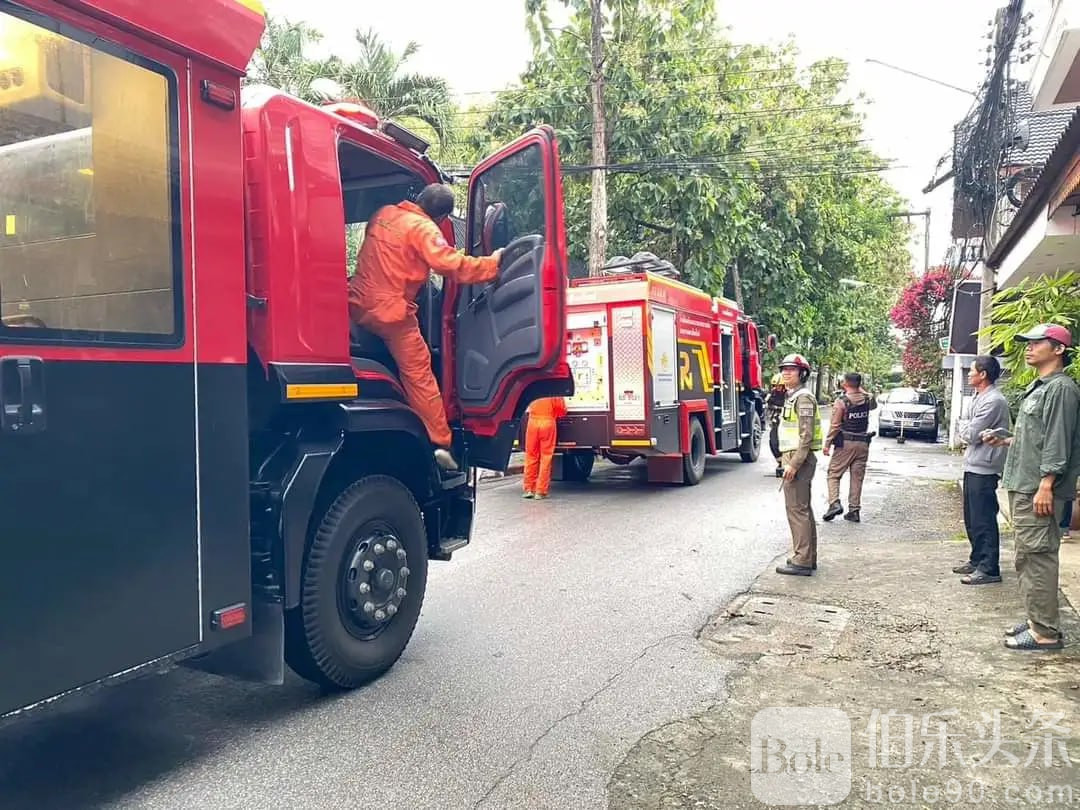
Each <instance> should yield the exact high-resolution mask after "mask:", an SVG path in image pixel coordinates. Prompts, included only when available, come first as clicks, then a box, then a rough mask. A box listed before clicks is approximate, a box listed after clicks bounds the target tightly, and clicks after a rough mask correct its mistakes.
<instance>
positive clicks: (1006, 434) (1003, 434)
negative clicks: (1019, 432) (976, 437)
mask: <svg viewBox="0 0 1080 810" xmlns="http://www.w3.org/2000/svg"><path fill="white" fill-rule="evenodd" d="M983 435H984V436H993V437H994V438H995V439H1011V438H1012V437H1013V434H1012V431H1010V430H1007V429H1005V428H994V429H993V430H984V431H983Z"/></svg>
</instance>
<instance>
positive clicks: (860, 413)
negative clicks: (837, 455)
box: [840, 394, 870, 434]
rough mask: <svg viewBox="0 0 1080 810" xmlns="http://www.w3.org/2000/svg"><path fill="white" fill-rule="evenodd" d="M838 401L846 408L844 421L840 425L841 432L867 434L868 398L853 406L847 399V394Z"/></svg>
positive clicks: (868, 424)
mask: <svg viewBox="0 0 1080 810" xmlns="http://www.w3.org/2000/svg"><path fill="white" fill-rule="evenodd" d="M840 400H841V401H842V402H843V403H844V406H845V408H846V411H845V413H844V421H843V422H841V423H840V428H841V430H843V431H844V432H845V433H859V434H865V433H867V432H868V431H869V430H870V400H869V398H867V399H865V400H863V401H862V402H861V403H859V404H858V405H855V404H853V403H852V401H851V400H850V399H848V397H847V394H845V395H844V396H842V397H840Z"/></svg>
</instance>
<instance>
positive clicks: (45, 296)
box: [0, 7, 180, 342]
mask: <svg viewBox="0 0 1080 810" xmlns="http://www.w3.org/2000/svg"><path fill="white" fill-rule="evenodd" d="M5 8H6V7H5ZM39 19H40V18H36V17H35V20H39ZM66 33H67V32H66V31H63V29H62V27H61V26H60V25H59V24H54V23H47V24H38V23H37V22H30V21H29V20H25V19H22V18H21V17H19V16H16V14H14V13H8V12H6V11H0V315H2V316H3V318H4V324H5V326H22V327H33V328H38V329H41V328H46V329H50V330H54V331H56V332H57V333H58V334H57V335H56V336H65V335H69V334H71V333H83V334H81V335H78V336H77V337H79V338H80V339H83V340H87V339H89V340H95V339H109V335H110V334H113V333H119V334H121V335H123V336H124V339H128V340H130V339H131V337H132V335H133V334H136V335H145V336H147V339H148V340H150V341H152V342H157V341H159V340H161V339H162V338H163V337H166V336H171V335H174V334H176V333H177V332H178V320H179V319H178V313H179V308H178V306H177V303H176V296H174V292H175V291H176V290H178V289H179V288H180V285H179V284H178V283H177V282H176V279H177V273H178V265H179V262H178V260H177V256H178V246H179V238H178V235H177V234H176V233H174V224H175V223H176V222H177V217H176V216H175V207H176V206H177V205H178V193H179V181H178V176H179V172H178V163H177V159H176V158H177V156H176V154H175V146H174V145H175V140H174V136H173V122H174V119H175V115H174V112H175V106H174V103H175V93H174V91H173V88H172V84H173V80H172V77H171V74H167V73H166V72H165V71H164V70H162V69H158V68H155V67H154V66H152V65H149V63H144V62H143V61H142V60H139V59H136V58H135V57H133V56H130V55H127V54H125V53H124V52H123V51H121V50H120V49H118V48H115V47H113V46H111V45H109V44H107V43H105V42H104V41H102V40H94V42H95V46H94V47H91V46H90V45H87V44H83V43H82V42H80V41H78V40H77V39H75V38H73V37H76V36H79V35H77V34H74V33H73V34H72V35H71V36H67V35H66ZM71 336H72V337H73V338H74V337H76V335H74V334H71Z"/></svg>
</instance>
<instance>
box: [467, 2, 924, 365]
mask: <svg viewBox="0 0 1080 810" xmlns="http://www.w3.org/2000/svg"><path fill="white" fill-rule="evenodd" d="M559 3H560V4H561V5H562V6H564V7H565V8H566V9H567V10H568V11H569V21H568V22H567V24H566V25H565V26H562V27H559V28H556V27H553V26H552V24H551V15H550V14H549V10H550V9H549V6H548V3H547V2H545V1H544V0H527V2H526V10H527V11H528V12H529V22H530V32H531V33H532V36H533V42H534V46H535V52H534V56H533V60H532V62H531V64H530V65H529V67H528V69H527V70H526V72H525V73H524V74H523V75H522V77H521V82H520V87H519V88H516V89H512V90H508V91H506V92H503V93H501V94H499V96H498V97H497V100H496V102H495V103H494V105H492V106H489V107H487V108H485V109H480V110H474V111H472V112H471V113H470V120H471V121H473V122H477V123H479V126H478V127H477V128H476V134H475V135H474V136H473V137H471V138H469V146H470V147H471V154H472V156H473V157H474V158H478V157H479V156H480V155H481V154H482V153H485V152H487V151H490V149H491V148H493V147H494V146H496V145H497V144H498V143H500V142H505V141H506V140H508V139H510V138H512V137H515V136H517V135H519V134H520V133H521V132H523V131H524V130H526V129H528V128H530V127H531V126H533V125H535V124H539V123H549V124H551V125H552V126H554V127H555V129H556V131H557V132H558V133H559V140H560V152H561V156H562V160H563V163H564V167H565V174H566V175H567V180H566V183H565V186H564V191H565V198H566V209H567V231H568V237H569V238H568V243H569V249H570V252H571V256H572V258H574V259H577V260H579V261H584V260H585V258H586V256H585V251H586V249H587V245H588V228H589V197H590V189H589V183H588V181H589V174H590V171H591V167H590V166H589V165H588V164H589V161H590V154H591V144H592V118H591V109H590V105H589V95H588V94H589V75H590V54H589V47H588V42H589V38H590V25H591V22H590V15H589V3H588V2H587V0H559ZM714 5H715V4H714V3H713V2H712V0H688V2H681V3H676V2H670V1H669V0H646V1H645V2H640V3H629V2H621V1H616V0H609V2H607V3H606V4H605V20H606V23H605V39H606V46H605V47H606V63H605V84H606V92H605V98H606V107H607V111H608V126H607V139H608V143H607V151H608V155H609V163H610V165H609V166H608V167H607V169H608V178H609V179H608V215H609V219H608V223H609V224H608V231H609V236H608V243H609V253H610V254H611V255H616V254H619V255H631V254H633V253H635V252H637V251H639V250H649V251H652V252H653V253H656V254H657V255H659V256H662V257H664V258H667V259H670V260H671V261H672V262H673V263H674V264H675V265H676V266H677V267H679V268H680V269H681V270H682V272H683V274H684V278H686V279H687V280H688V281H690V282H692V283H694V284H697V285H699V286H702V287H703V288H705V289H707V290H709V291H711V292H713V293H717V294H719V293H722V292H724V290H725V286H726V289H727V290H728V291H729V292H730V293H731V294H733V295H736V296H737V297H740V298H741V299H742V300H743V302H744V305H745V306H746V308H747V310H748V311H749V312H750V313H752V314H753V315H754V316H755V317H756V318H757V319H758V320H759V321H762V322H763V323H765V324H766V325H767V326H768V327H769V328H771V329H773V330H774V331H776V332H777V333H778V334H779V336H780V338H781V349H782V350H784V351H787V350H798V351H803V352H807V353H808V354H809V355H810V356H811V358H812V359H814V360H815V362H819V363H821V362H827V363H828V364H829V365H831V366H833V367H835V368H848V367H859V368H861V369H862V370H864V371H866V370H870V371H875V372H878V373H881V372H883V371H884V370H885V369H886V368H887V367H888V365H889V364H891V362H893V359H894V358H895V354H896V352H895V346H894V345H893V342H892V340H891V338H890V336H889V322H888V314H887V313H888V308H889V305H890V304H891V303H892V298H893V297H894V291H895V290H896V288H897V287H898V286H899V285H900V283H901V279H902V278H903V277H904V271H905V270H906V268H907V266H908V265H909V262H910V259H909V257H908V254H907V251H906V247H905V226H904V224H903V223H902V222H901V221H899V220H897V219H895V218H890V217H889V214H890V213H891V212H894V211H896V210H899V209H900V208H901V207H902V204H901V201H900V200H899V198H898V196H897V195H896V193H895V192H894V191H893V190H892V189H890V188H889V187H888V186H887V185H886V184H885V183H884V182H883V181H882V180H881V178H880V177H877V176H876V174H875V173H876V172H877V171H878V170H879V169H880V168H881V167H882V166H883V165H884V164H883V162H882V161H881V160H880V159H879V158H877V157H876V156H875V155H873V154H872V153H871V152H870V151H869V150H867V149H866V148H865V147H864V146H863V145H862V138H861V127H862V123H861V121H860V119H859V118H858V116H857V115H856V114H855V112H854V110H853V108H852V106H851V103H850V101H849V100H848V99H845V98H843V97H842V90H843V86H844V83H845V82H846V79H847V70H846V65H844V64H843V63H842V62H839V61H836V60H830V61H826V62H822V63H820V64H817V65H814V66H813V67H811V68H810V69H808V70H805V71H801V70H799V69H798V67H797V66H796V64H795V58H794V49H793V48H792V47H791V46H788V47H785V48H781V49H769V48H762V47H740V46H736V45H734V44H732V43H731V42H730V41H728V40H727V39H726V38H724V37H723V36H722V35H721V34H720V33H719V27H718V20H717V17H716V12H715V9H714ZM843 277H852V278H856V279H859V280H863V281H867V282H870V283H871V284H872V285H874V286H873V287H872V288H867V290H865V291H863V292H861V293H860V294H859V295H858V296H853V295H852V291H851V290H848V289H846V288H843V287H841V286H840V285H839V284H838V280H839V279H840V278H843Z"/></svg>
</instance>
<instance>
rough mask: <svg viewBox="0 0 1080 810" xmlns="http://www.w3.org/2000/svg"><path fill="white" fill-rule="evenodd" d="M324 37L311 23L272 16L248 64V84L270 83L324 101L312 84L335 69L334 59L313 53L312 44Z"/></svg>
mask: <svg viewBox="0 0 1080 810" xmlns="http://www.w3.org/2000/svg"><path fill="white" fill-rule="evenodd" d="M321 40H322V34H321V33H320V32H319V31H316V30H315V29H314V28H312V27H311V26H309V25H308V24H307V23H302V22H291V21H289V20H285V19H279V18H276V17H270V16H269V15H268V16H267V18H266V30H265V31H264V32H263V37H262V41H261V42H260V43H259V48H258V50H256V51H255V54H254V55H253V56H252V59H251V64H249V65H248V70H247V83H249V84H267V85H270V86H271V87H276V88H278V89H279V90H284V91H285V92H286V93H289V94H290V95H293V96H296V97H297V98H302V99H303V100H304V101H311V102H318V101H322V100H324V99H323V98H322V96H321V95H320V94H319V93H317V92H315V91H313V90H312V87H311V83H312V82H313V81H315V80H316V79H319V78H328V77H331V75H332V73H333V71H334V60H332V59H316V58H313V57H312V56H311V55H310V51H311V46H312V45H315V44H317V43H318V42H319V41H321Z"/></svg>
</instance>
